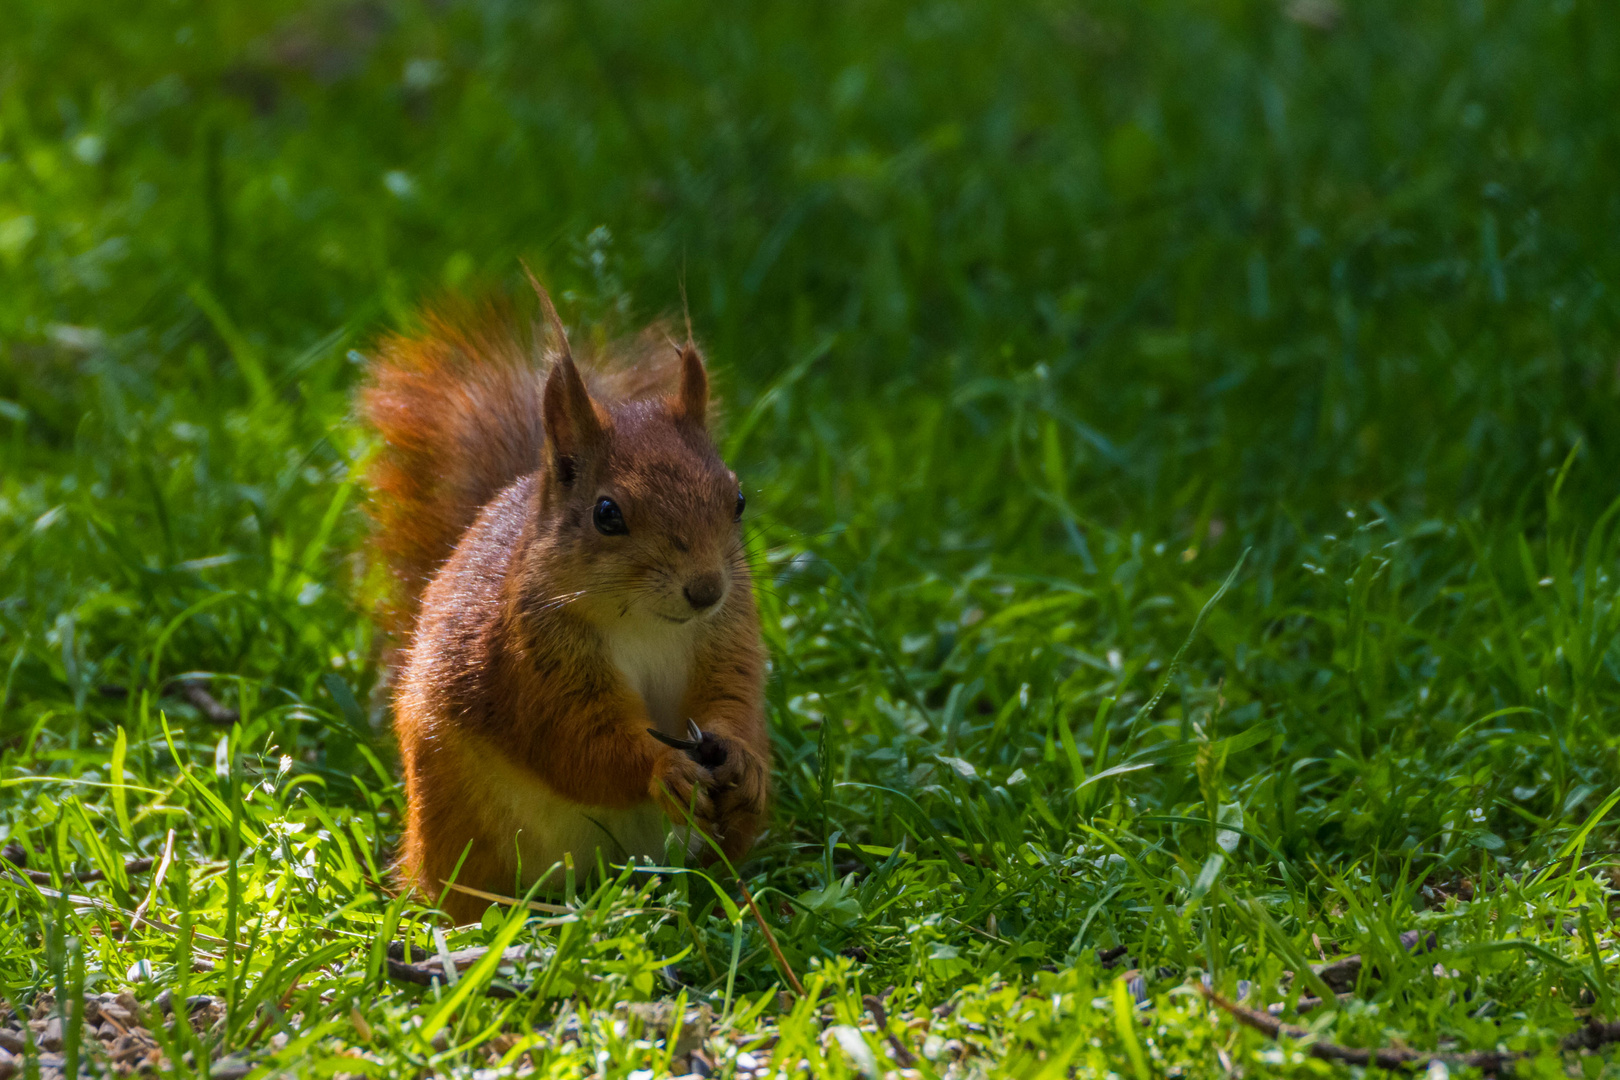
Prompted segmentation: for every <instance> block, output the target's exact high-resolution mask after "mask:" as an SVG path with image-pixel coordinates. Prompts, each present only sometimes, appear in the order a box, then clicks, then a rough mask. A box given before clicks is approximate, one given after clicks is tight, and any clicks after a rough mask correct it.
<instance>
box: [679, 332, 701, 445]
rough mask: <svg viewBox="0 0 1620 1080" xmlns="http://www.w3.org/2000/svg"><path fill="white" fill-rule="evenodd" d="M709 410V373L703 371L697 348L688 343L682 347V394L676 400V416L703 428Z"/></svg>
mask: <svg viewBox="0 0 1620 1080" xmlns="http://www.w3.org/2000/svg"><path fill="white" fill-rule="evenodd" d="M708 408H709V373H708V372H707V371H705V370H704V369H703V357H701V356H699V355H698V351H697V346H695V345H693V344H692V343H691V342H690V341H688V342H687V343H686V344H685V345H682V346H681V394H680V397H678V398H677V399H676V400H675V414H676V415H677V416H678V417H680V418H681V419H682V420H688V421H690V422H692V423H694V424H696V425H697V426H698V427H702V426H703V415H704V413H705V412H707V411H708Z"/></svg>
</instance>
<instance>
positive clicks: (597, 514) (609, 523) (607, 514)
mask: <svg viewBox="0 0 1620 1080" xmlns="http://www.w3.org/2000/svg"><path fill="white" fill-rule="evenodd" d="M591 518H592V520H594V521H595V522H596V531H597V532H599V533H601V534H602V535H603V536H623V535H624V534H625V533H627V532H629V531H630V526H628V525H626V524H625V523H624V512H623V511H622V510H620V509H619V504H618V503H616V502H614V501H613V500H612V499H598V500H597V502H596V509H595V510H594V511H592V513H591Z"/></svg>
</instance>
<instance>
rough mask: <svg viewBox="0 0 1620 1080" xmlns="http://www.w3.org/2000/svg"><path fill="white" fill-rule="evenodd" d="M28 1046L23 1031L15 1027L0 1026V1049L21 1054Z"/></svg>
mask: <svg viewBox="0 0 1620 1080" xmlns="http://www.w3.org/2000/svg"><path fill="white" fill-rule="evenodd" d="M27 1046H28V1043H27V1041H26V1040H25V1039H24V1038H23V1033H22V1032H20V1031H18V1030H17V1029H15V1028H0V1050H7V1051H9V1052H11V1053H13V1054H20V1053H22V1052H23V1050H25V1049H26V1048H27Z"/></svg>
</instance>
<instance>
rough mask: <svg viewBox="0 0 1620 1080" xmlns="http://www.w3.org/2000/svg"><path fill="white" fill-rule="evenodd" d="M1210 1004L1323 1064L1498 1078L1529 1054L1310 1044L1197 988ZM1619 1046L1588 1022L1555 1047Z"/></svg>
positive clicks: (1615, 1031) (1607, 1028)
mask: <svg viewBox="0 0 1620 1080" xmlns="http://www.w3.org/2000/svg"><path fill="white" fill-rule="evenodd" d="M1198 989H1199V992H1201V993H1202V994H1203V995H1204V997H1205V998H1207V999H1208V1000H1209V1001H1210V1003H1211V1004H1213V1005H1215V1006H1216V1007H1217V1008H1219V1009H1220V1010H1222V1011H1223V1012H1225V1013H1226V1014H1228V1015H1229V1016H1231V1017H1232V1018H1233V1019H1235V1020H1237V1021H1238V1022H1239V1023H1241V1024H1243V1025H1245V1026H1247V1027H1251V1028H1254V1029H1255V1030H1256V1031H1259V1032H1262V1033H1264V1034H1265V1035H1267V1036H1269V1037H1271V1038H1273V1039H1276V1038H1281V1037H1283V1036H1287V1037H1288V1038H1290V1039H1297V1040H1299V1041H1300V1043H1301V1049H1303V1050H1304V1051H1305V1052H1306V1053H1307V1054H1310V1055H1311V1056H1312V1057H1314V1058H1320V1059H1321V1060H1323V1061H1336V1062H1339V1063H1340V1064H1344V1065H1360V1066H1367V1065H1377V1066H1378V1067H1379V1068H1380V1069H1405V1070H1408V1071H1416V1070H1419V1069H1427V1068H1428V1067H1429V1064H1430V1062H1434V1061H1438V1062H1441V1063H1442V1064H1445V1065H1449V1066H1461V1067H1466V1068H1473V1069H1479V1070H1480V1071H1482V1072H1484V1073H1485V1074H1487V1075H1489V1076H1498V1075H1501V1074H1502V1073H1504V1072H1511V1071H1512V1069H1513V1065H1514V1063H1515V1062H1517V1061H1519V1060H1520V1059H1522V1058H1525V1057H1528V1056H1530V1055H1529V1053H1528V1052H1525V1051H1517V1052H1507V1053H1504V1052H1502V1051H1499V1050H1476V1051H1472V1052H1469V1053H1462V1054H1455V1053H1443V1052H1437V1051H1428V1050H1401V1049H1392V1048H1389V1047H1380V1048H1366V1047H1360V1046H1340V1045H1339V1044H1338V1043H1333V1042H1328V1041H1327V1040H1325V1039H1315V1040H1314V1041H1311V1040H1312V1034H1311V1032H1309V1031H1306V1030H1305V1029H1304V1028H1302V1027H1295V1026H1294V1025H1292V1024H1285V1023H1283V1022H1282V1021H1281V1020H1278V1019H1277V1018H1276V1017H1274V1016H1271V1015H1270V1014H1269V1013H1263V1012H1257V1011H1256V1010H1254V1009H1250V1008H1245V1007H1244V1006H1242V1005H1239V1004H1237V1003H1236V1002H1234V1001H1228V1000H1227V999H1226V998H1224V997H1222V996H1221V995H1220V994H1217V993H1216V992H1215V991H1214V990H1211V989H1210V988H1209V987H1207V986H1203V985H1200V986H1199V987H1198ZM1617 1042H1620V1023H1608V1024H1603V1023H1596V1022H1593V1023H1589V1024H1588V1025H1587V1026H1586V1027H1584V1028H1582V1029H1581V1030H1579V1031H1577V1032H1574V1033H1573V1034H1570V1035H1567V1036H1565V1037H1564V1040H1563V1042H1562V1043H1561V1044H1560V1046H1559V1048H1560V1049H1561V1050H1563V1051H1564V1052H1566V1053H1573V1052H1575V1051H1579V1050H1595V1049H1597V1048H1598V1047H1600V1046H1607V1045H1609V1044H1611V1043H1617Z"/></svg>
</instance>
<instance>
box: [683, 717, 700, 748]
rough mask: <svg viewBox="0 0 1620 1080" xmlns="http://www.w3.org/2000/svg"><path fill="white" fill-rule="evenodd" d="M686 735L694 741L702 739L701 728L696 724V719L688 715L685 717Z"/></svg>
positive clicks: (698, 741)
mask: <svg viewBox="0 0 1620 1080" xmlns="http://www.w3.org/2000/svg"><path fill="white" fill-rule="evenodd" d="M686 737H687V738H688V739H691V740H692V742H694V743H700V742H702V741H703V729H702V728H700V727H698V726H697V721H696V720H693V719H692V718H691V717H690V716H688V717H687V718H686Z"/></svg>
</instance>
